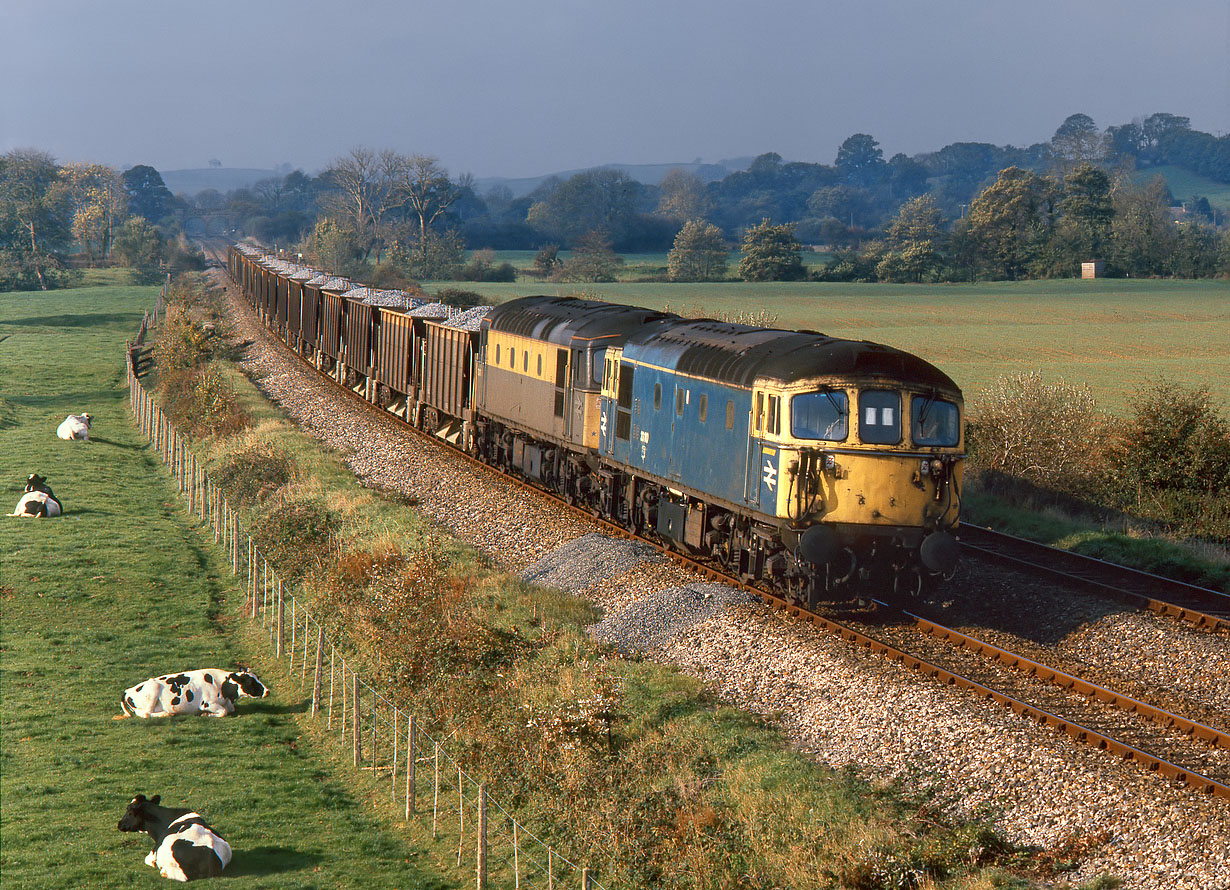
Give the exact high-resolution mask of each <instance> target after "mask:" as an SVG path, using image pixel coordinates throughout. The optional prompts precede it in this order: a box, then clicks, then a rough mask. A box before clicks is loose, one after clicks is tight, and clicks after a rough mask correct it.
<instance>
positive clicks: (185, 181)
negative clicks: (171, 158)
mask: <svg viewBox="0 0 1230 890" xmlns="http://www.w3.org/2000/svg"><path fill="white" fill-rule="evenodd" d="M158 172H159V173H161V174H162V181H163V182H165V183H166V185H167V188H168V189H170V190H171V194H173V195H178V194H181V193H182V194H185V195H195V194H197V193H198V192H203V191H205V189H215V190H216V191H218V192H220V193H221V194H224V195H225V194H226V193H227V192H231V191H234V190H235V189H240V188H247V187H248V186H250V185H252V184H253V183H256V182H259V181H260V180H262V179H268V178H269V177H271V176H279V175H282V174H280V173H279V172H278V171H276V170H253V169H250V168H244V167H204V168H201V169H198V170H159V171H158Z"/></svg>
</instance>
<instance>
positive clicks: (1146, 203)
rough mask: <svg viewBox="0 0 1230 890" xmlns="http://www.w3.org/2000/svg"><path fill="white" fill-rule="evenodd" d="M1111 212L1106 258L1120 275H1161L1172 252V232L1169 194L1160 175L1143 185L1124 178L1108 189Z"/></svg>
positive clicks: (1173, 232)
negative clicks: (1107, 256)
mask: <svg viewBox="0 0 1230 890" xmlns="http://www.w3.org/2000/svg"><path fill="white" fill-rule="evenodd" d="M1111 202H1112V204H1113V206H1114V209H1115V216H1114V219H1112V220H1111V226H1110V257H1109V258H1108V259H1110V260H1111V262H1112V263H1113V264H1114V267H1115V268H1116V269H1117V270H1119V271H1120V272H1121V273H1125V274H1128V275H1138V276H1139V275H1162V274H1165V272H1166V268H1167V263H1168V258H1169V257H1170V255H1171V253H1172V252H1173V251H1174V246H1175V231H1174V224H1173V223H1172V222H1171V219H1170V209H1169V207H1170V193H1169V191H1168V190H1167V188H1166V183H1165V181H1164V180H1163V179H1162V177H1160V176H1155V177H1154V178H1153V180H1152V181H1151V182H1148V183H1146V184H1145V185H1143V186H1141V185H1136V184H1134V183H1133V182H1132V181H1131V180H1130V179H1128V178H1127V177H1124V178H1122V179H1120V180H1118V181H1117V182H1116V183H1115V186H1114V188H1113V189H1112V190H1111Z"/></svg>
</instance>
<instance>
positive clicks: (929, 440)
mask: <svg viewBox="0 0 1230 890" xmlns="http://www.w3.org/2000/svg"><path fill="white" fill-rule="evenodd" d="M910 421H911V422H910V438H912V439H913V440H914V444H915V445H936V446H940V447H951V446H953V445H956V444H957V443H958V442H959V441H961V411H960V409H959V408H957V406H956V405H954V404H953V403H952V402H945V401H943V400H942V399H937V398H935V397H934V396H914V397H913V398H911V399H910Z"/></svg>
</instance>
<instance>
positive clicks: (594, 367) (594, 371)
mask: <svg viewBox="0 0 1230 890" xmlns="http://www.w3.org/2000/svg"><path fill="white" fill-rule="evenodd" d="M592 356H593V357H592V358H591V360H590V361H591V364H590V380H591V381H592V382H593V384H594V386H597V385H598V384H600V383H602V366H603V365H604V364H605V359H606V350H605V349H595V350H594V351H593V353H592Z"/></svg>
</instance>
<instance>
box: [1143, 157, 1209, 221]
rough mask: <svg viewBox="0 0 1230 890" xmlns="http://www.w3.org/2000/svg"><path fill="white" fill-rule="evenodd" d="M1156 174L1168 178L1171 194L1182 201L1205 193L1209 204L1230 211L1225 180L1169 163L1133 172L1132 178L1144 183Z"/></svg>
mask: <svg viewBox="0 0 1230 890" xmlns="http://www.w3.org/2000/svg"><path fill="white" fill-rule="evenodd" d="M1155 176H1160V177H1162V178H1163V179H1164V180H1166V187H1167V188H1169V189H1170V194H1171V195H1173V196H1174V199H1175V200H1176V201H1179V202H1180V203H1181V202H1183V201H1190V200H1191V199H1192V197H1193V196H1195V195H1203V196H1204V197H1206V198H1208V199H1209V204H1211V205H1212V206H1213V207H1215V208H1217V210H1219V211H1220V212H1221V213H1222V214H1226V213H1230V185H1227V184H1226V183H1224V182H1218V181H1217V180H1215V179H1209V178H1208V177H1205V176H1201V175H1200V174H1199V173H1193V172H1192V171H1190V170H1185V169H1183V168H1182V167H1174V166H1171V165H1169V164H1167V165H1165V166H1161V167H1147V168H1145V169H1144V170H1137V171H1136V172H1135V173H1133V174H1132V179H1133V180H1135V181H1136V182H1137V183H1139V184H1144V183H1147V182H1149V181H1151V180H1152V179H1153V177H1155ZM1218 221H1219V222H1224V219H1222V218H1220V217H1219V219H1218Z"/></svg>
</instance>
